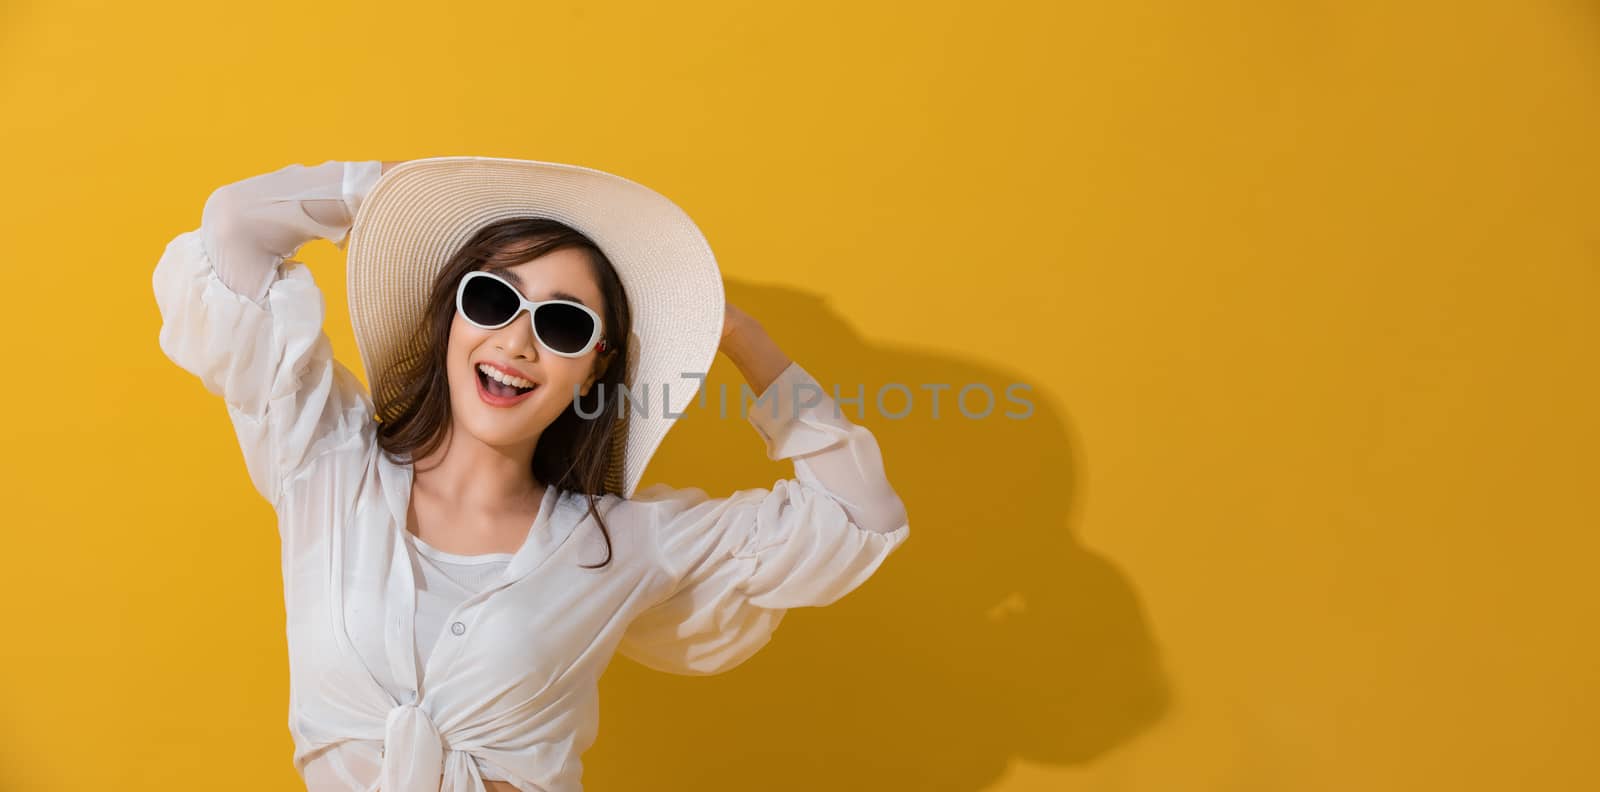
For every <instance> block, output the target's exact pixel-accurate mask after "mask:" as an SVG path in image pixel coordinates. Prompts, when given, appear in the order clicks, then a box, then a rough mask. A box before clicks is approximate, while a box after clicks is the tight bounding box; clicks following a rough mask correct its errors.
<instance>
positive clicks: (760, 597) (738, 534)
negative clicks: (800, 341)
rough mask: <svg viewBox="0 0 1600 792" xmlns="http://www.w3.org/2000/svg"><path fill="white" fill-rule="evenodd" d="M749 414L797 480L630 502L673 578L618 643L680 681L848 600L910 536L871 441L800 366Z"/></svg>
mask: <svg viewBox="0 0 1600 792" xmlns="http://www.w3.org/2000/svg"><path fill="white" fill-rule="evenodd" d="M808 392H809V393H808ZM747 417H748V419H749V421H750V422H751V423H752V424H753V425H754V426H755V427H756V430H757V431H758V432H759V433H760V435H761V437H762V439H763V441H765V443H766V446H767V456H768V458H769V459H773V460H778V459H785V458H787V459H792V460H793V464H794V471H795V475H794V478H791V479H783V480H779V481H777V482H775V483H774V484H773V486H772V487H771V488H770V489H767V488H758V489H748V490H741V491H738V492H735V493H734V494H733V495H731V496H729V497H726V498H718V499H712V498H709V497H708V496H707V494H706V493H705V491H704V490H701V489H698V488H693V487H691V488H688V489H673V488H671V487H668V486H666V485H661V484H658V485H656V486H653V487H648V488H646V489H644V490H641V491H640V492H638V493H636V495H635V497H634V499H633V500H634V502H635V503H636V504H637V506H638V507H639V509H640V512H639V513H641V514H642V515H643V519H644V521H645V522H646V525H645V526H644V528H643V529H642V530H645V531H648V532H650V533H651V534H652V535H653V536H654V537H655V538H656V546H657V549H658V551H659V554H660V557H661V559H662V561H663V563H664V564H665V565H666V567H667V569H668V570H669V571H670V573H671V575H672V576H673V578H674V580H675V584H674V585H673V586H672V589H671V591H670V592H669V593H668V595H667V596H666V597H665V599H663V600H662V601H660V602H659V603H657V604H655V605H653V606H651V607H650V608H648V609H646V610H645V611H643V612H641V613H640V614H639V615H638V616H637V617H635V618H634V620H633V621H632V622H631V623H630V624H629V625H628V627H627V629H626V631H625V632H624V634H623V637H622V640H621V642H620V643H619V646H618V651H620V652H621V653H622V654H623V655H624V656H626V657H629V658H630V659H632V660H634V661H636V662H638V663H640V664H642V665H645V666H647V667H650V668H653V669H656V670H660V671H666V672H669V673H677V674H715V673H720V672H722V671H725V670H727V669H730V668H732V667H734V666H736V665H738V664H740V663H742V662H744V661H745V660H746V659H748V658H749V657H750V656H751V655H753V654H755V652H756V651H757V650H759V649H760V648H761V647H762V646H764V645H766V643H767V642H768V641H769V640H770V639H771V636H772V633H773V632H774V631H775V630H776V629H777V627H778V624H779V622H780V621H781V620H782V618H783V616H784V613H785V612H786V611H787V610H788V609H789V608H795V607H803V606H822V605H828V604H830V603H832V602H834V601H836V600H838V599H839V598H840V597H843V596H844V595H845V594H848V593H849V592H850V591H852V590H854V589H855V588H857V587H858V586H860V585H861V584H862V583H863V582H865V581H866V579H867V578H868V577H870V576H871V575H872V574H873V573H874V572H875V571H876V570H877V569H878V567H879V566H880V565H881V564H882V563H883V561H884V559H885V558H887V557H888V556H889V554H890V553H891V552H893V551H894V550H895V548H897V547H899V546H900V545H901V544H902V543H903V542H905V540H906V537H907V536H908V535H909V532H910V525H909V524H908V520H907V515H906V509H905V505H904V504H903V503H902V502H901V500H900V498H899V496H898V495H897V494H896V493H895V491H894V489H893V487H891V486H890V484H889V481H888V478H887V477H886V475H885V472H884V467H883V458H882V454H881V452H880V450H879V447H878V443H877V440H876V438H874V437H873V435H872V433H871V432H870V431H869V430H867V428H866V427H864V426H860V425H857V424H854V423H851V422H850V421H849V420H848V419H846V418H845V417H844V416H843V414H842V413H840V412H839V411H838V409H837V405H836V404H835V403H834V401H833V399H831V398H829V397H828V395H827V393H826V392H825V391H823V389H822V387H821V386H820V385H818V384H817V383H816V380H815V379H813V378H812V377H811V375H810V374H809V373H808V372H806V371H805V369H803V368H801V367H800V365H799V364H798V363H791V364H790V366H789V367H788V368H787V369H785V370H784V371H783V373H782V374H780V375H779V377H778V378H777V379H776V380H775V381H774V382H773V383H772V384H771V385H770V386H768V388H767V390H766V391H765V392H763V394H762V395H761V396H760V397H759V398H758V399H757V401H756V404H755V406H753V407H752V408H751V410H750V412H749V413H748V416H747Z"/></svg>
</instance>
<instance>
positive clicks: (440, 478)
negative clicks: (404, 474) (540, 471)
mask: <svg viewBox="0 0 1600 792" xmlns="http://www.w3.org/2000/svg"><path fill="white" fill-rule="evenodd" d="M537 445H538V438H534V439H533V440H531V441H529V442H527V443H525V444H521V445H518V446H493V445H488V444H486V443H483V442H480V441H479V440H478V439H477V438H474V437H473V436H472V435H471V434H470V433H467V432H459V431H451V432H450V434H449V435H448V436H447V437H446V439H445V441H444V442H443V443H440V444H439V447H438V448H436V449H434V451H433V453H431V454H428V455H427V456H425V457H422V458H421V459H417V460H415V463H414V465H413V468H412V469H413V471H414V481H413V486H415V487H416V488H418V489H421V490H422V491H424V492H425V493H427V494H428V495H430V496H436V497H440V498H442V499H444V500H447V501H449V502H451V503H454V504H456V505H457V507H458V508H460V509H462V510H464V511H475V512H496V511H503V510H505V509H508V508H510V509H517V508H521V507H525V506H527V505H529V504H537V503H538V502H539V501H540V499H541V498H542V497H543V495H544V490H545V487H544V485H543V484H541V483H540V482H539V481H537V480H536V479H535V478H534V477H533V473H532V472H531V468H532V464H533V450H534V448H535V447H537Z"/></svg>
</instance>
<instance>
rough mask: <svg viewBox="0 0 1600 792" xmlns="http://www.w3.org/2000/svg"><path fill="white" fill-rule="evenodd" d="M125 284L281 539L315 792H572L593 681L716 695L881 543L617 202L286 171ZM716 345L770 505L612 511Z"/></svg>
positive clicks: (591, 195)
mask: <svg viewBox="0 0 1600 792" xmlns="http://www.w3.org/2000/svg"><path fill="white" fill-rule="evenodd" d="M316 238H325V239H329V240H331V241H333V242H334V243H335V244H336V245H338V246H340V247H341V248H346V249H347V252H348V254H349V256H348V264H347V266H348V267H349V272H348V277H349V280H350V307H351V311H352V323H353V325H354V326H355V328H356V336H357V346H358V347H359V349H360V352H361V357H362V363H363V365H364V366H365V367H366V369H367V374H368V381H369V382H371V383H372V385H373V387H372V390H371V392H370V393H369V391H368V390H367V389H366V388H365V387H363V386H362V384H361V382H360V380H358V379H357V378H356V376H355V375H354V373H353V372H352V371H350V370H349V369H347V368H346V367H345V366H344V365H342V364H341V363H339V362H338V361H336V360H335V359H334V358H333V355H332V349H331V346H330V345H329V342H328V338H327V336H326V334H325V333H324V332H323V328H322V322H323V309H324V302H323V299H322V294H321V292H320V291H319V289H318V288H317V286H316V285H315V283H314V282H313V280H312V278H311V275H310V273H309V270H307V269H306V268H305V266H304V265H303V264H302V263H300V262H298V261H294V260H292V256H294V255H295V254H296V252H297V251H298V250H299V248H300V247H301V246H302V245H303V244H304V243H306V242H308V241H310V240H312V239H316ZM153 283H154V288H155V296H156V301H157V304H158V306H159V308H160V312H161V317H162V327H161V332H160V345H161V348H162V350H163V352H165V353H166V354H167V356H168V357H170V358H171V359H172V360H173V361H174V362H175V363H177V364H178V365H179V366H180V367H182V368H183V369H185V370H186V371H188V372H190V373H191V374H193V375H195V376H197V377H198V378H199V379H200V380H201V382H202V383H203V384H204V386H205V387H206V388H207V390H209V391H210V392H211V393H213V394H215V395H217V396H220V397H221V398H222V400H223V401H224V403H225V404H226V406H227V411H228V415H229V417H230V419H231V421H232V424H233V427H234V430H235V433H236V436H237V438H238V441H239V445H240V448H241V449H242V451H243V453H244V461H245V467H246V470H247V472H248V474H249V477H250V481H251V483H252V485H253V486H254V487H255V489H256V490H257V491H258V492H259V493H260V494H261V495H262V496H263V497H265V498H267V499H268V500H269V501H270V502H271V503H272V504H273V507H274V509H275V510H276V512H277V515H278V531H279V538H280V541H281V544H282V562H283V580H284V602H285V606H286V613H287V632H288V646H289V660H290V664H289V665H290V696H289V729H290V733H291V735H292V736H293V739H294V745H295V751H294V765H295V768H296V770H297V771H298V772H299V773H300V775H301V776H302V778H303V779H304V780H305V783H306V786H307V788H308V789H310V790H311V791H312V792H324V791H331V790H368V791H370V790H375V789H380V790H385V792H417V791H419V790H436V789H443V790H446V791H447V792H448V791H450V790H454V791H455V792H466V791H467V790H473V791H474V792H476V791H477V790H485V789H487V790H509V789H519V790H543V791H545V792H570V791H572V790H579V789H581V772H582V764H581V761H580V756H581V754H582V753H583V751H584V750H585V749H586V748H588V747H589V745H590V744H591V743H592V742H593V741H594V739H595V736H596V730H597V728H598V722H597V711H598V710H597V701H596V695H595V692H596V682H597V680H598V678H599V676H600V673H601V672H602V671H603V670H604V668H605V667H606V665H607V663H608V662H609V661H610V659H611V657H612V656H613V654H614V653H616V652H621V653H622V654H624V655H626V656H628V657H630V658H632V659H634V660H636V661H638V662H640V663H642V664H644V665H646V666H648V667H651V668H655V669H659V670H662V671H667V672H671V673H679V674H714V673H718V672H721V671H724V670H727V669H729V668H732V667H733V666H735V665H737V664H739V663H740V662H743V661H744V660H745V659H747V658H749V657H750V656H751V655H752V654H754V653H755V652H756V651H757V650H758V649H760V648H761V647H762V646H763V645H764V644H766V643H767V642H768V640H769V639H770V637H771V635H772V634H773V631H774V630H775V629H776V628H777V626H778V624H779V622H780V620H781V619H782V617H783V615H784V613H785V611H786V610H787V609H788V608H793V607H802V606H821V605H827V604H829V603H831V602H833V601H835V600H837V599H838V598H840V597H842V596H844V595H845V594H847V593H848V592H850V591H851V590H853V589H855V588H856V587H857V586H859V585H860V584H861V583H863V582H864V581H865V580H866V579H867V578H868V577H869V576H871V575H872V574H873V572H874V571H875V570H876V569H877V568H878V567H879V565H880V564H881V563H882V562H883V560H884V559H885V558H886V557H887V556H888V555H889V554H890V553H891V552H892V551H893V550H895V549H896V548H897V547H898V546H899V545H900V544H902V543H903V542H904V541H905V539H906V537H907V534H908V531H909V526H908V523H907V516H906V511H905V507H904V505H903V503H902V502H901V500H900V498H899V497H898V496H897V495H896V494H895V491H894V489H893V488H892V487H891V486H890V484H889V482H888V480H887V478H886V476H885V473H884V468H883V462H882V457H881V455H880V451H879V448H878V445H877V443H876V441H875V440H874V438H873V435H872V434H871V433H870V432H869V431H868V430H867V429H865V428H864V427H861V426H858V425H856V424H853V423H851V422H850V421H849V420H847V419H846V418H844V416H843V413H842V411H839V410H837V409H836V405H835V403H834V401H833V400H832V399H831V398H829V397H828V396H827V394H826V393H825V392H824V391H823V389H822V388H821V386H820V385H819V384H818V383H817V382H816V380H815V379H814V378H812V377H811V375H810V374H809V373H808V372H807V371H806V370H805V369H803V368H801V367H800V366H799V365H798V364H797V363H795V362H793V361H791V360H790V359H789V358H788V357H787V356H786V355H785V354H784V353H783V351H782V350H781V349H779V347H778V346H777V344H776V343H774V341H773V340H772V338H771V337H770V336H768V335H767V333H766V332H765V331H764V329H763V328H762V326H761V324H760V323H759V322H757V321H756V320H755V319H753V318H751V317H749V316H748V315H746V314H745V313H743V312H742V311H740V310H738V309H737V308H735V307H733V306H731V305H726V306H725V304H724V301H723V291H722V284H721V281H720V276H719V274H718V271H717V268H716V265H715V261H714V259H713V258H712V257H711V255H710V250H709V247H708V246H706V244H705V242H704V238H703V237H702V236H700V235H699V233H698V230H697V229H695V227H694V226H693V224H692V222H690V221H689V219H688V218H687V217H686V216H685V215H683V213H682V212H681V211H680V210H678V208H677V207H676V206H674V205H673V204H671V202H670V201H667V199H665V198H664V197H662V196H660V195H658V194H656V193H654V192H652V191H650V190H648V189H647V188H644V187H643V186H641V185H638V184H636V183H634V182H631V181H628V180H626V179H622V178H621V177H617V176H613V175H611V174H607V173H604V172H601V171H595V170H592V169H588V168H581V167H578V166H572V165H563V164H559V163H542V162H534V161H525V160H509V159H494V158H483V157H437V158H429V159H421V160H410V161H406V162H401V163H393V162H378V161H359V162H341V161H328V162H324V163H322V164H321V165H317V166H309V167H308V166H304V165H298V164H296V165H290V166H287V167H285V168H282V169H279V170H277V171H273V172H271V173H267V174H263V175H260V176H256V177H253V178H249V179H245V180H243V181H240V182H237V183H234V184H230V185H227V186H224V187H222V188H220V189H218V190H217V191H216V192H214V193H213V194H212V195H211V197H210V199H209V200H208V201H207V202H206V205H205V208H204V211H203V213H202V218H201V223H200V227H199V228H198V229H195V230H192V231H188V232H184V233H182V234H179V235H178V236H177V237H176V238H175V239H173V240H172V242H171V243H169V244H168V246H167V248H166V250H165V252H164V253H163V255H162V257H161V259H160V261H159V263H158V264H157V266H156V270H155V274H154V279H153ZM718 351H720V352H721V353H723V354H726V355H727V356H728V357H729V358H730V359H731V360H732V361H733V363H734V364H735V365H736V367H737V368H738V370H739V371H740V373H741V374H742V375H743V377H744V378H745V380H746V381H747V383H748V385H749V387H750V390H751V392H752V393H753V394H760V398H759V399H757V400H756V401H755V404H754V406H751V407H749V409H748V411H747V414H746V417H747V419H748V420H749V422H750V423H751V424H752V425H753V426H754V427H755V429H756V430H757V433H758V435H759V436H760V438H761V440H762V442H763V443H764V444H765V446H766V452H767V456H768V458H769V459H773V460H779V459H789V460H791V462H792V463H793V466H794V478H791V479H784V480H779V481H776V482H775V483H774V485H773V486H772V487H771V488H770V489H768V488H757V489H747V490H740V491H738V492H735V493H733V494H732V495H730V496H728V497H724V498H710V497H708V495H707V493H706V492H705V491H704V490H701V489H699V488H693V487H691V488H687V489H675V488H672V487H668V486H666V485H661V484H658V485H656V486H652V487H648V488H646V489H644V490H640V491H637V492H636V491H635V487H636V486H637V483H638V481H639V478H640V475H641V474H642V471H643V469H644V466H645V463H646V462H647V461H648V458H649V457H650V455H651V454H652V453H653V452H654V450H655V449H656V447H657V446H658V444H659V442H660V441H661V438H662V437H663V435H664V434H665V432H666V430H667V429H668V428H669V427H670V425H671V423H672V420H673V419H674V418H675V417H677V415H680V414H682V409H683V408H684V407H686V406H687V404H688V402H689V401H690V399H691V398H692V397H693V396H694V394H695V393H696V390H697V389H696V385H697V380H696V379H695V376H697V375H701V376H703V374H704V372H705V370H706V369H707V368H708V367H709V364H710V362H711V359H712V357H714V355H715V354H716V353H717V352H718ZM650 386H656V387H654V388H652V387H650ZM641 390H642V391H643V392H644V399H645V401H644V402H643V403H641V402H640V401H637V400H636V397H637V396H638V394H639V393H640V392H641ZM658 394H659V396H660V398H659V400H658V399H657V395H658ZM652 406H666V407H670V410H668V409H663V410H659V411H655V410H651V409H650V408H651V407H652ZM741 409H743V405H742V404H741Z"/></svg>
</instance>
